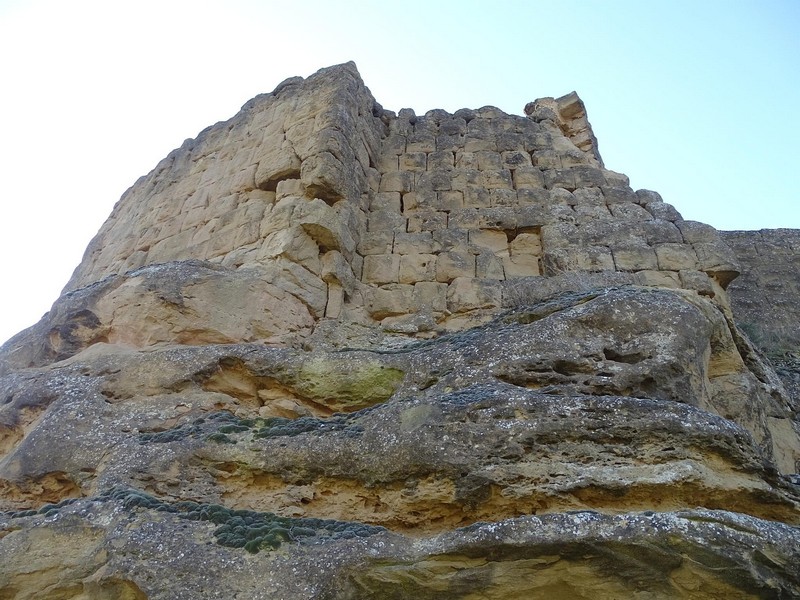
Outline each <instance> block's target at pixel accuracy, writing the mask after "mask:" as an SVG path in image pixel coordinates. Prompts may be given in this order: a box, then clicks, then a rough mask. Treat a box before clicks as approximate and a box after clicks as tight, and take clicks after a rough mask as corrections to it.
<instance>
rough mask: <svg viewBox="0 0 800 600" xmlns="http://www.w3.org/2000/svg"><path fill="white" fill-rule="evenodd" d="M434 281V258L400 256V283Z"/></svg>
mask: <svg viewBox="0 0 800 600" xmlns="http://www.w3.org/2000/svg"><path fill="white" fill-rule="evenodd" d="M435 279H436V256H435V255H433V254H404V255H402V256H400V273H399V276H398V281H399V282H400V283H417V282H418V281H434V280H435Z"/></svg>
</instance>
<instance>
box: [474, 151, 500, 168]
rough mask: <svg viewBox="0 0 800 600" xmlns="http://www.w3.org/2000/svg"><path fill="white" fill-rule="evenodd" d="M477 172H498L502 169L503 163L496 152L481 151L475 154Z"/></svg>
mask: <svg viewBox="0 0 800 600" xmlns="http://www.w3.org/2000/svg"><path fill="white" fill-rule="evenodd" d="M475 158H476V160H477V162H478V170H479V171H499V170H501V169H502V168H503V161H502V158H501V157H500V154H499V153H498V152H489V151H486V150H481V151H478V152H476V153H475Z"/></svg>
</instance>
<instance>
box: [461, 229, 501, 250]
mask: <svg viewBox="0 0 800 600" xmlns="http://www.w3.org/2000/svg"><path fill="white" fill-rule="evenodd" d="M469 243H470V245H472V246H474V247H475V248H476V249H477V252H476V254H480V253H481V252H484V251H486V250H488V251H489V252H491V253H493V254H502V253H508V237H507V236H506V234H505V233H504V232H503V231H498V230H496V229H473V230H471V231H470V232H469Z"/></svg>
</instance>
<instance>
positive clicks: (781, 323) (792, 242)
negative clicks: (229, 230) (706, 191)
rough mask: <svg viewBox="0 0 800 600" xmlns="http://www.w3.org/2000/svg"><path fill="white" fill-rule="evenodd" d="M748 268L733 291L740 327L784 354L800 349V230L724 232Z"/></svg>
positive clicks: (735, 310)
mask: <svg viewBox="0 0 800 600" xmlns="http://www.w3.org/2000/svg"><path fill="white" fill-rule="evenodd" d="M720 234H721V236H722V239H723V241H724V242H725V243H726V244H727V245H728V246H729V247H730V248H731V249H732V250H733V252H734V253H735V255H736V258H737V260H738V261H739V263H740V264H741V265H742V274H741V276H740V277H739V278H738V279H737V280H736V281H735V282H733V284H732V285H731V287H730V299H731V305H732V307H733V312H734V315H736V319H737V322H738V323H739V324H740V326H742V327H743V328H744V329H745V331H747V332H748V333H749V334H751V335H752V337H753V338H754V340H753V341H756V342H758V343H762V344H763V345H764V346H765V347H769V348H770V349H774V350H777V351H780V350H781V348H783V349H784V350H790V349H792V348H794V350H795V351H797V350H798V347H800V301H798V298H800V277H798V273H800V231H798V230H796V229H762V230H761V231H723V232H720Z"/></svg>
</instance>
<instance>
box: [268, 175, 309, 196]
mask: <svg viewBox="0 0 800 600" xmlns="http://www.w3.org/2000/svg"><path fill="white" fill-rule="evenodd" d="M305 192H306V190H305V188H304V187H303V182H302V181H300V180H299V179H282V180H280V181H279V182H278V184H277V187H276V188H275V199H276V200H280V199H281V198H285V197H286V196H303V195H304V194H305Z"/></svg>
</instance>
